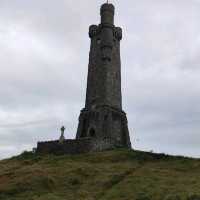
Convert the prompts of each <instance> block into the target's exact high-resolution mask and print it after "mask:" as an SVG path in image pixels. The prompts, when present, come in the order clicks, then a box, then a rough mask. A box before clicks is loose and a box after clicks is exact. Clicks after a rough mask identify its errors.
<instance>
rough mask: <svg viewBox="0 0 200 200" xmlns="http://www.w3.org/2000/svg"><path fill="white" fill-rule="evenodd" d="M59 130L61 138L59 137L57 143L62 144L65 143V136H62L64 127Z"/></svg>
mask: <svg viewBox="0 0 200 200" xmlns="http://www.w3.org/2000/svg"><path fill="white" fill-rule="evenodd" d="M60 130H61V136H60V139H59V142H60V143H63V142H64V141H65V136H64V132H65V127H64V126H62V127H61V129H60Z"/></svg>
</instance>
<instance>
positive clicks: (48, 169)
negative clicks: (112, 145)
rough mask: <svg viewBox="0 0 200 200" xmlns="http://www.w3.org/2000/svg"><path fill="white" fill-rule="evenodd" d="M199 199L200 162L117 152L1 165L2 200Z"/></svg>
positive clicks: (26, 157) (25, 157) (27, 156)
mask: <svg viewBox="0 0 200 200" xmlns="http://www.w3.org/2000/svg"><path fill="white" fill-rule="evenodd" d="M22 199H23V200H200V160H197V159H189V158H183V157H172V156H165V155H156V154H152V153H145V152H139V151H129V150H123V149H122V150H115V151H107V152H100V153H93V154H83V155H76V156H70V155H64V156H54V155H45V156H39V155H35V154H32V153H28V152H26V153H23V154H22V155H20V156H17V157H13V158H11V159H7V160H3V161H0V200H22Z"/></svg>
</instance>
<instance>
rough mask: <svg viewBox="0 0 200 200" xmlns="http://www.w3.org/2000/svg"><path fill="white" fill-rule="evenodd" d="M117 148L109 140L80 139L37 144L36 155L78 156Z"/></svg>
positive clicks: (114, 143)
mask: <svg viewBox="0 0 200 200" xmlns="http://www.w3.org/2000/svg"><path fill="white" fill-rule="evenodd" d="M116 147H120V146H117V144H116V142H115V141H112V140H110V139H100V140H99V139H98V140H97V139H92V138H82V139H76V140H64V141H63V142H62V143H60V142H59V140H55V141H48V142H38V145H37V150H36V153H39V154H80V153H89V152H95V151H104V150H110V149H113V148H116Z"/></svg>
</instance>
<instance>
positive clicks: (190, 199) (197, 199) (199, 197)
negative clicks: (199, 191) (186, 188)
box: [187, 195, 200, 200]
mask: <svg viewBox="0 0 200 200" xmlns="http://www.w3.org/2000/svg"><path fill="white" fill-rule="evenodd" d="M187 200H200V195H191V196H188V198H187Z"/></svg>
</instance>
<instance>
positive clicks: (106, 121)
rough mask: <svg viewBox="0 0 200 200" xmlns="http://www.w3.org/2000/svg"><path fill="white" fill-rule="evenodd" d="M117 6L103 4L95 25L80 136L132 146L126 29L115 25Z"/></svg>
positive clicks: (93, 26)
mask: <svg viewBox="0 0 200 200" xmlns="http://www.w3.org/2000/svg"><path fill="white" fill-rule="evenodd" d="M114 12H115V8H114V6H113V5H112V4H108V3H106V4H103V5H102V6H101V11H100V13H101V23H100V24H99V25H98V26H97V25H91V26H90V28H89V37H90V39H91V46H90V54H89V65H88V79H87V93H86V101H85V108H84V109H83V110H82V111H81V114H80V117H79V125H78V130H77V135H76V138H77V139H80V138H95V139H96V140H97V141H98V140H99V141H103V140H104V139H105V140H107V141H108V140H110V141H112V143H114V144H115V145H116V146H119V147H128V148H131V143H130V137H129V132H128V125H127V118H126V113H125V112H124V111H123V110H122V95H121V61H120V40H121V39H122V29H121V28H120V27H116V26H115V25H114Z"/></svg>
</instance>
